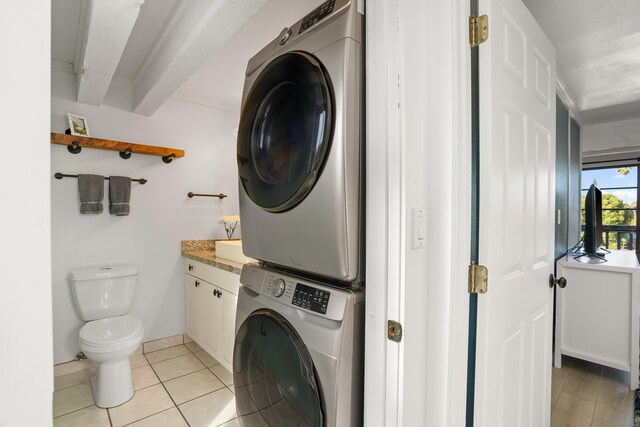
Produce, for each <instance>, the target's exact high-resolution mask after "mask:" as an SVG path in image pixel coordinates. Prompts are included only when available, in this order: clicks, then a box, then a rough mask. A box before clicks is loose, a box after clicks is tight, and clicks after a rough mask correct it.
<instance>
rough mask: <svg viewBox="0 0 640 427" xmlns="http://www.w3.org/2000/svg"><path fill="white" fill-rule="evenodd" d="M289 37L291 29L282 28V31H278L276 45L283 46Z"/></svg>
mask: <svg viewBox="0 0 640 427" xmlns="http://www.w3.org/2000/svg"><path fill="white" fill-rule="evenodd" d="M289 37H291V28H289V27H284V28H283V29H282V31H280V35H278V44H279V45H283V44H285V43H286V42H287V40H289Z"/></svg>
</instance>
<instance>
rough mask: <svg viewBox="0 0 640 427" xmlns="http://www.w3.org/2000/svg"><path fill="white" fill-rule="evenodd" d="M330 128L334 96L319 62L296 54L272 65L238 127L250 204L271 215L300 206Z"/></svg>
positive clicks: (255, 85)
mask: <svg viewBox="0 0 640 427" xmlns="http://www.w3.org/2000/svg"><path fill="white" fill-rule="evenodd" d="M333 125H334V123H333V91H332V89H331V83H330V81H329V78H328V76H327V73H326V72H325V70H324V68H323V67H322V64H321V63H320V62H319V61H318V59H316V58H315V57H314V56H312V55H310V54H308V53H306V52H297V51H294V52H289V53H286V54H284V55H281V56H279V57H277V58H276V59H274V60H273V61H271V62H270V63H269V64H268V65H267V66H266V67H265V68H264V69H263V70H262V72H261V73H260V74H259V75H258V77H257V78H256V80H255V81H254V83H253V85H252V87H251V90H250V91H249V95H248V96H247V98H246V99H245V100H244V103H243V106H242V112H241V115H240V125H239V127H238V147H237V161H238V173H239V176H240V182H241V183H242V187H243V188H244V191H245V192H246V193H247V195H248V196H249V197H250V198H251V200H253V202H254V203H256V204H257V205H258V206H260V207H262V208H263V209H265V210H267V211H270V212H281V211H284V210H287V209H290V208H292V207H294V206H295V205H297V204H298V203H300V202H301V201H302V200H303V199H304V197H305V196H306V195H307V194H308V193H309V191H311V188H312V187H313V185H314V184H315V182H316V180H317V179H318V177H319V175H320V172H321V170H322V166H323V164H324V160H325V158H326V156H327V154H328V151H329V145H330V143H331V137H332V133H333Z"/></svg>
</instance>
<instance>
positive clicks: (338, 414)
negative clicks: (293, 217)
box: [233, 264, 365, 427]
mask: <svg viewBox="0 0 640 427" xmlns="http://www.w3.org/2000/svg"><path fill="white" fill-rule="evenodd" d="M240 282H241V283H242V286H240V289H239V291H238V309H237V312H236V313H237V314H236V341H235V346H234V352H233V383H234V388H235V398H236V412H237V415H238V420H239V421H240V423H241V425H243V426H244V427H258V426H274V427H276V426H277V427H287V426H313V427H336V426H337V427H344V426H361V425H362V422H363V421H362V420H363V395H364V385H363V384H364V380H363V375H364V348H363V347H364V306H365V303H364V289H361V290H357V291H356V290H351V289H345V288H336V287H330V286H326V285H324V284H321V283H318V282H312V281H309V280H304V279H301V278H299V277H295V276H292V275H284V274H282V273H279V272H277V271H271V270H267V269H264V268H261V267H259V266H258V265H257V264H254V265H250V264H247V265H245V266H244V267H243V269H242V274H241V277H240Z"/></svg>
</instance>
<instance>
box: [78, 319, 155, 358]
mask: <svg viewBox="0 0 640 427" xmlns="http://www.w3.org/2000/svg"><path fill="white" fill-rule="evenodd" d="M143 333H144V330H143V327H142V322H140V320H138V319H137V318H136V317H134V316H131V315H128V314H126V315H124V316H118V317H108V318H106V319H99V320H93V321H91V322H88V323H87V324H85V325H84V326H83V327H82V328H81V329H80V348H81V349H83V350H84V351H86V350H89V351H92V352H96V353H109V352H114V351H118V350H123V349H125V348H128V347H131V346H134V345H135V346H137V345H138V344H140V341H142V335H143Z"/></svg>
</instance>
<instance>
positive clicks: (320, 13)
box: [298, 0, 336, 34]
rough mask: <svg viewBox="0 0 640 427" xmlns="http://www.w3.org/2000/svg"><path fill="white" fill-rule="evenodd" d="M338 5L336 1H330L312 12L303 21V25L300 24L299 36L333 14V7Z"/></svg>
mask: <svg viewBox="0 0 640 427" xmlns="http://www.w3.org/2000/svg"><path fill="white" fill-rule="evenodd" d="M335 4H336V0H329V1H326V2H324V3H322V4H321V5H320V6H318V7H317V8H315V9H314V10H313V11H312V12H310V13H309V14H308V15H307V16H305V17H304V18H303V19H302V23H301V24H300V30H299V31H298V34H302V32H303V31H305V30H306V29H308V28H309V27H311V26H312V25H313V24H315V23H316V22H318V21H319V20H321V19H322V18H324V17H325V16H327V15H328V14H330V13H331V12H333V6H334V5H335Z"/></svg>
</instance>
